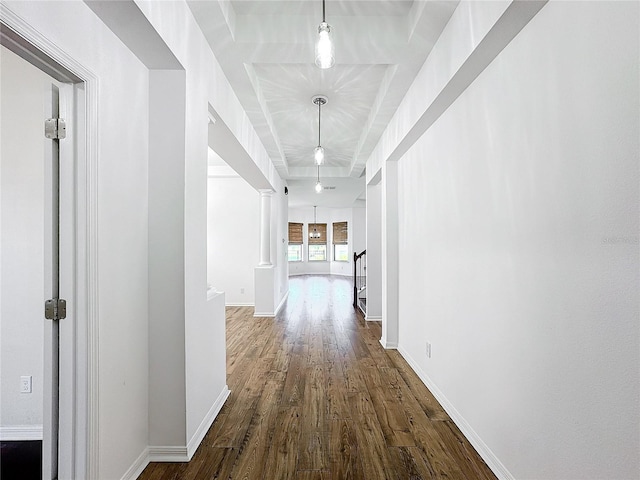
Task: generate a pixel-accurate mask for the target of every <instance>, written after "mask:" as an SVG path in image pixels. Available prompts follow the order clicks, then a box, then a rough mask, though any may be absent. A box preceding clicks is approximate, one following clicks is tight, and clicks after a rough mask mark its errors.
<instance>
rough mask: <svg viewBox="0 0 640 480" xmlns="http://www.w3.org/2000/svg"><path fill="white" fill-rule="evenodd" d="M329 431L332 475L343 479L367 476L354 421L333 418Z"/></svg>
mask: <svg viewBox="0 0 640 480" xmlns="http://www.w3.org/2000/svg"><path fill="white" fill-rule="evenodd" d="M329 432H330V437H329V461H330V462H331V465H330V467H331V477H332V478H336V479H341V480H357V479H361V478H365V476H364V472H363V470H362V461H361V460H360V455H359V453H358V440H357V439H356V434H355V426H354V425H353V421H352V420H332V421H331V422H329ZM365 448H366V447H365Z"/></svg>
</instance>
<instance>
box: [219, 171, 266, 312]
mask: <svg viewBox="0 0 640 480" xmlns="http://www.w3.org/2000/svg"><path fill="white" fill-rule="evenodd" d="M207 202H208V213H207V230H208V234H207V247H208V255H207V278H208V282H209V284H211V285H212V286H213V287H215V289H216V290H218V291H222V292H225V299H226V302H227V304H228V305H253V304H254V302H255V290H254V274H253V270H254V268H255V267H256V265H258V260H259V258H258V257H259V255H258V253H259V247H260V246H259V243H260V195H259V193H258V192H257V191H256V190H255V189H254V188H253V187H251V186H250V185H249V184H248V183H247V182H246V181H245V180H243V179H242V178H240V177H235V178H231V177H212V176H209V179H208V196H207Z"/></svg>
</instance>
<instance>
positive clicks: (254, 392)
mask: <svg viewBox="0 0 640 480" xmlns="http://www.w3.org/2000/svg"><path fill="white" fill-rule="evenodd" d="M351 295H352V285H351V280H350V279H348V278H346V277H338V276H313V275H303V276H296V277H291V279H290V294H289V298H288V300H287V302H286V304H285V306H284V307H283V309H282V310H281V311H280V313H279V314H278V316H277V317H276V318H253V316H252V315H253V309H252V308H250V307H228V308H227V373H228V385H229V388H230V389H231V396H230V397H229V399H228V400H227V402H226V404H225V406H224V407H223V409H222V411H221V412H220V414H219V415H218V417H217V419H216V421H215V422H214V424H213V425H212V427H211V429H210V430H209V432H208V433H207V435H206V437H205V438H204V440H203V442H202V444H201V445H200V448H199V449H198V450H197V452H196V453H195V455H194V457H193V458H192V460H191V462H189V463H151V464H149V466H148V467H147V468H146V469H145V471H144V472H143V473H142V475H141V476H140V477H139V479H140V480H169V479H176V480H177V479H181V480H187V479H190V480H195V479H214V478H216V479H227V478H233V479H240V478H242V479H245V478H246V479H264V480H282V479H332V480H338V479H347V478H352V479H367V480H378V479H398V480H408V479H412V480H417V479H431V478H449V479H460V480H464V479H466V480H483V479H485V480H486V479H494V478H495V476H494V475H493V474H492V473H491V471H490V470H489V469H488V467H487V466H486V465H485V464H484V462H483V461H482V459H481V458H480V457H479V456H478V454H477V453H476V452H475V450H474V449H473V447H472V446H471V445H470V444H469V442H468V441H467V440H466V439H465V438H464V437H463V436H462V434H461V433H460V431H459V430H458V428H457V427H456V426H455V425H454V424H453V422H452V421H451V420H450V419H449V417H448V416H447V414H446V413H445V412H444V411H443V410H442V408H441V407H440V405H439V404H438V403H437V401H436V400H435V398H434V397H433V396H432V395H431V394H430V393H429V391H428V390H427V388H426V387H425V386H424V385H423V384H422V383H421V381H420V380H419V379H418V377H417V376H416V375H415V373H414V372H413V371H412V370H411V369H410V368H409V366H408V365H407V363H406V362H405V361H404V359H403V358H402V357H401V356H400V354H399V353H398V352H397V351H395V350H387V351H385V350H384V349H383V348H382V346H381V345H380V343H379V339H380V324H379V323H378V322H365V321H364V320H363V318H362V317H361V316H360V315H359V314H358V315H356V313H355V311H354V309H353V307H352V298H351Z"/></svg>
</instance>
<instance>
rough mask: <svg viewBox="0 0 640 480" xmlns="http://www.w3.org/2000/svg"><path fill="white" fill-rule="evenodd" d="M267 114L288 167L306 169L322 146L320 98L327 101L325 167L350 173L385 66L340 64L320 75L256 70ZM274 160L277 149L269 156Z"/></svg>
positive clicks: (308, 68)
mask: <svg viewBox="0 0 640 480" xmlns="http://www.w3.org/2000/svg"><path fill="white" fill-rule="evenodd" d="M253 68H254V70H255V73H256V77H257V82H258V87H259V88H260V90H261V91H262V94H263V95H264V101H265V105H266V108H267V112H268V113H269V114H270V116H271V119H272V121H273V123H274V124H275V125H277V128H278V132H277V135H278V138H279V141H280V145H281V147H282V153H283V154H284V157H285V161H286V163H287V165H288V166H289V167H290V168H291V167H305V166H308V165H309V164H310V163H309V162H312V160H313V149H314V147H315V146H316V145H317V144H318V107H317V106H316V105H315V104H313V103H312V97H313V96H315V95H316V94H321V95H325V96H326V97H327V98H328V101H327V103H326V104H325V105H323V106H322V111H321V143H322V146H323V147H324V149H325V154H326V165H327V166H334V167H344V168H348V167H350V165H351V162H352V160H353V157H354V154H355V151H356V148H357V146H358V141H359V140H360V137H361V136H362V134H363V129H364V127H365V125H366V124H367V120H368V117H369V114H370V113H371V106H372V104H373V102H374V100H375V98H376V95H377V93H378V91H379V89H380V85H381V83H382V80H383V78H384V74H385V71H386V69H387V66H386V65H337V66H335V67H334V68H331V69H327V70H324V71H322V72H320V73H321V74H320V75H318V68H317V67H316V66H315V65H312V64H299V65H291V64H287V65H273V64H258V65H254V67H253ZM269 155H270V156H271V157H272V158H273V157H276V156H277V155H278V151H277V150H273V149H272V150H271V151H269Z"/></svg>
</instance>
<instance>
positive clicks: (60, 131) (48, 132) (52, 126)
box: [44, 118, 67, 140]
mask: <svg viewBox="0 0 640 480" xmlns="http://www.w3.org/2000/svg"><path fill="white" fill-rule="evenodd" d="M44 136H45V137H46V138H50V139H52V140H60V139H61V138H65V137H66V136H67V124H66V123H65V121H64V120H63V119H62V118H48V119H47V120H45V121H44Z"/></svg>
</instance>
